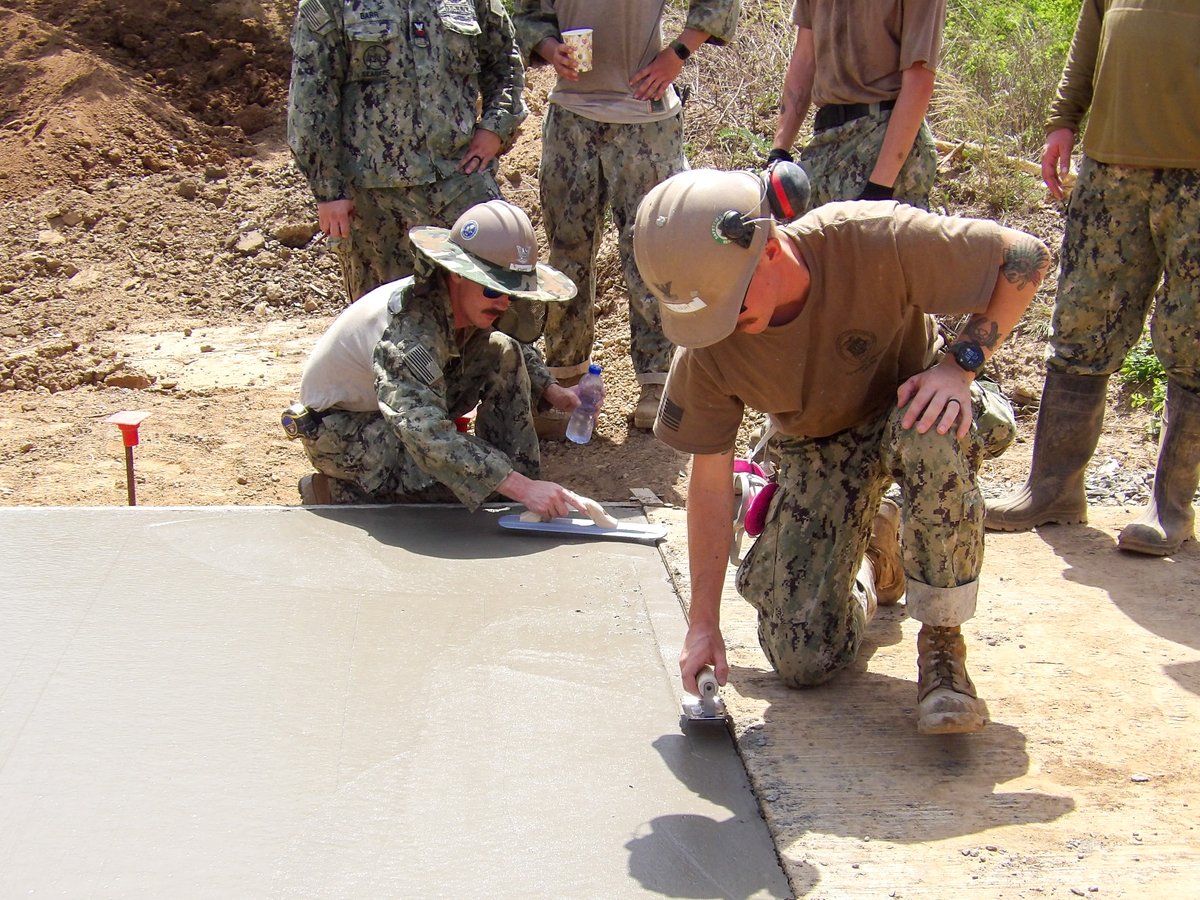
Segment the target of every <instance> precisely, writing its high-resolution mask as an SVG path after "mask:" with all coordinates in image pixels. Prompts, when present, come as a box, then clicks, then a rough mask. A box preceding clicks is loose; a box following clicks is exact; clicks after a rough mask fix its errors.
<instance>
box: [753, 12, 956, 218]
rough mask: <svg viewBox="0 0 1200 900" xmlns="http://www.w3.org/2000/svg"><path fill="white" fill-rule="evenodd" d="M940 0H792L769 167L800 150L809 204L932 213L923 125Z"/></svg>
mask: <svg viewBox="0 0 1200 900" xmlns="http://www.w3.org/2000/svg"><path fill="white" fill-rule="evenodd" d="M945 21H946V0H796V2H795V6H794V7H793V9H792V22H793V23H794V24H795V25H796V46H795V48H794V49H793V51H792V59H791V62H790V63H789V65H788V70H787V75H786V76H785V79H784V85H783V96H782V97H781V98H780V101H779V128H778V130H777V131H776V132H775V142H774V145H773V149H772V150H771V152H770V154H769V155H768V157H767V162H768V164H769V163H770V162H773V161H774V160H777V159H786V160H789V161H790V160H791V158H792V155H791V148H792V145H793V144H794V143H795V142H796V136H797V135H798V134H799V133H800V126H801V125H802V124H803V122H804V118H805V116H807V115H808V108H809V106H810V105H811V104H813V103H815V104H816V105H817V115H816V119H815V120H814V122H813V139H812V140H811V141H810V142H809V143H808V144H807V145H806V146H805V147H804V148H803V149H802V150H801V151H800V165H802V166H803V167H804V170H805V171H806V172H807V173H808V177H809V180H810V181H811V182H812V189H813V205H820V204H822V203H829V202H830V201H833V200H856V199H857V200H890V199H896V200H899V201H901V202H903V203H911V204H913V205H914V206H919V207H921V208H922V209H928V208H929V192H930V191H931V190H932V189H933V180H934V177H935V176H936V174H937V150H936V149H935V147H934V143H933V135H932V134H930V132H929V127H928V126H927V125H926V124H925V113H926V111H927V110H928V108H929V100H930V98H931V97H932V96H933V83H934V70H935V69H936V67H937V61H938V52H939V50H940V49H941V43H942V27H943V25H944V24H945Z"/></svg>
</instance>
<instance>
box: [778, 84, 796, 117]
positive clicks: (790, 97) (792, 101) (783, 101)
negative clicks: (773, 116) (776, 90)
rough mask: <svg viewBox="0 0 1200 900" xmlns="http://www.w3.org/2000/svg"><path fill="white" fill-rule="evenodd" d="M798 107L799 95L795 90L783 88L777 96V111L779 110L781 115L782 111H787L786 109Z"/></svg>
mask: <svg viewBox="0 0 1200 900" xmlns="http://www.w3.org/2000/svg"><path fill="white" fill-rule="evenodd" d="M799 107H800V95H799V94H797V93H796V92H795V91H789V90H788V89H787V88H784V89H783V93H782V94H780V96H779V112H780V114H781V115H782V114H783V113H785V112H787V111H788V110H791V109H798V108H799Z"/></svg>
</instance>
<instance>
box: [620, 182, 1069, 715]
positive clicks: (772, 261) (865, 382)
mask: <svg viewBox="0 0 1200 900" xmlns="http://www.w3.org/2000/svg"><path fill="white" fill-rule="evenodd" d="M634 250H635V252H636V254H637V263H638V266H639V268H640V269H641V272H642V276H643V277H644V278H645V279H646V283H647V284H648V285H649V286H650V289H651V290H652V291H654V293H655V295H656V296H657V297H658V299H659V303H660V309H661V311H662V321H663V328H664V330H665V331H666V334H667V336H668V337H669V338H671V340H673V341H674V342H675V343H676V344H678V345H679V347H680V350H679V351H678V352H677V353H676V355H675V359H674V361H673V362H672V364H671V372H670V377H669V378H668V380H667V386H666V394H665V396H664V397H663V402H662V406H661V408H660V410H659V413H658V418H657V421H656V422H655V425H654V433H655V435H656V436H657V437H658V438H659V439H660V440H662V441H664V442H665V443H667V444H669V445H670V446H672V447H674V448H675V449H677V450H682V451H685V452H690V453H692V454H693V457H692V472H691V478H690V481H689V484H688V504H687V507H688V556H689V562H690V567H691V585H692V599H691V607H690V613H689V625H688V632H687V636H686V638H685V641H684V649H683V652H682V654H681V655H680V668H681V671H682V673H683V680H684V685H685V686H686V687H687V688H688V689H689V690H692V691H694V690H695V688H696V674H697V672H698V671H699V670H700V669H701V667H702V666H705V665H712V666H714V668H715V671H716V676H717V679H718V680H719V681H720V682H722V683H723V682H724V681H725V678H726V676H727V673H728V664H727V662H726V656H725V644H724V640H723V638H722V637H721V631H720V600H721V589H722V585H723V582H724V574H725V565H726V562H725V561H726V559H727V558H728V557H729V555H730V553H729V548H730V542H731V538H732V531H733V527H732V522H733V518H734V515H733V514H734V492H733V483H734V482H733V460H734V443H735V441H736V439H737V433H738V428H739V425H740V423H741V420H742V416H743V413H744V410H745V408H746V407H747V406H750V407H752V408H754V409H757V410H760V411H762V412H765V413H767V414H768V415H769V416H770V418H771V420H772V423H773V425H774V426H775V428H776V431H777V433H778V434H779V435H780V437H779V438H777V442H776V448H777V450H778V454H779V457H780V471H779V472H778V482H777V483H778V490H776V491H775V493H774V494H773V495H771V497H770V501H769V502H770V505H769V506H768V507H767V509H766V513H765V525H764V528H763V531H762V533H761V535H760V536H759V538H758V539H757V541H756V542H755V543H754V545H753V547H752V548H751V549H750V551H749V552H748V553H747V554H746V557H745V559H744V561H743V562H742V564H741V566H740V567H739V569H738V573H737V589H738V591H739V592H740V593H741V594H742V596H743V597H745V598H746V599H747V600H748V601H749V602H750V603H751V604H752V605H753V606H754V607H755V608H756V609H757V610H758V635H759V642H760V643H761V645H762V648H763V651H764V652H765V653H766V656H767V659H768V660H769V661H770V663H771V665H772V666H773V667H774V668H775V670H776V671H777V672H778V673H779V675H780V677H781V678H782V679H783V680H784V682H785V683H786V684H788V685H789V686H793V687H801V686H805V685H814V684H820V683H822V682H825V681H828V680H829V679H830V678H831V677H833V675H834V674H835V673H836V672H838V671H839V670H841V669H843V668H845V667H846V666H848V665H849V664H850V663H851V661H852V660H853V659H854V657H855V655H856V654H857V652H858V648H859V645H860V643H861V641H862V637H863V632H864V630H865V628H866V626H867V623H868V622H869V621H870V619H871V617H872V615H873V614H874V612H875V607H876V603H877V602H883V603H888V602H895V601H896V600H898V599H899V597H900V595H901V594H902V593H905V589H906V588H907V592H906V594H907V609H908V614H909V616H911V617H912V618H914V619H916V620H917V621H919V622H921V623H922V626H921V631H920V635H919V636H918V638H917V654H918V657H917V665H918V686H917V698H918V704H917V727H918V730H920V731H921V732H922V733H949V732H967V731H975V730H978V729H980V728H982V727H983V726H984V724H985V723H986V722H987V706H986V704H985V703H984V702H983V701H982V700H980V699H979V697H978V696H977V694H976V692H975V687H974V685H973V684H972V683H971V679H970V677H969V676H968V675H967V671H966V644H965V641H964V639H963V636H962V634H961V629H960V626H961V625H962V623H964V622H965V621H967V619H969V618H970V617H971V616H972V615H973V614H974V611H975V603H976V594H977V592H978V587H979V583H978V577H979V571H980V567H981V564H982V560H983V497H982V495H981V493H980V491H979V487H978V485H977V482H976V476H977V473H978V470H979V467H980V465H981V463H982V461H983V460H984V459H985V458H989V457H991V456H995V455H997V454H998V453H1000V452H1001V451H1003V449H1004V448H1005V447H1006V446H1007V445H1008V443H1009V442H1010V441H1011V440H1012V439H1013V437H1014V435H1015V426H1014V423H1013V419H1012V410H1011V408H1010V407H1009V406H1008V403H1007V401H1006V400H1004V398H1003V397H1002V396H1001V395H999V394H998V393H996V392H993V391H991V390H985V389H982V388H981V387H980V385H979V384H976V383H975V382H974V375H975V373H977V372H978V371H979V369H980V368H981V367H982V365H983V363H984V360H985V359H986V357H987V356H988V355H990V354H991V353H992V352H993V351H994V350H995V349H996V347H998V346H999V344H1000V342H1001V341H1002V340H1003V339H1004V337H1005V336H1007V335H1008V333H1009V332H1010V331H1011V330H1012V328H1013V326H1014V325H1015V324H1016V323H1017V321H1018V320H1019V319H1020V317H1021V315H1022V314H1023V313H1024V311H1025V309H1026V307H1027V306H1028V304H1029V302H1030V300H1031V299H1032V298H1033V295H1034V291H1035V290H1036V288H1037V285H1038V283H1039V282H1040V281H1041V278H1042V276H1043V274H1044V272H1045V269H1046V266H1047V264H1048V261H1049V254H1048V253H1047V252H1046V249H1045V248H1044V247H1043V246H1042V245H1041V244H1040V243H1039V242H1038V241H1037V240H1035V239H1034V238H1031V237H1030V236H1029V235H1027V234H1024V233H1022V232H1019V231H1014V230H1012V229H1009V228H1003V227H1001V226H999V225H997V224H995V223H993V222H986V221H982V220H978V219H964V218H958V217H943V216H934V215H931V214H930V213H927V212H923V211H921V210H919V209H917V208H915V207H912V206H907V205H903V204H898V203H896V202H894V201H872V202H862V203H860V202H844V203H831V204H827V205H825V206H823V207H820V208H818V209H816V210H814V211H813V212H810V213H808V214H807V215H805V216H802V217H801V218H799V219H797V220H795V221H794V222H792V223H789V224H787V225H782V226H779V225H775V224H774V223H772V222H771V219H770V211H769V209H768V208H767V201H765V200H764V199H763V198H762V192H761V187H760V182H759V179H758V178H755V177H754V176H751V175H750V174H749V173H744V172H715V171H711V170H698V171H693V172H685V173H682V174H679V175H676V176H674V177H673V178H671V179H670V180H668V181H667V182H665V183H664V184H662V185H659V186H658V187H656V188H655V189H654V190H652V191H651V192H650V193H649V194H647V195H646V198H645V200H643V201H642V205H641V207H640V208H639V209H638V215H637V221H636V226H635V230H634ZM930 260H937V261H938V263H937V265H931V264H930ZM933 313H938V314H953V315H961V314H969V318H968V320H967V323H966V324H965V325H964V327H963V330H962V332H961V333H960V336H959V339H958V340H957V341H956V342H955V343H954V344H952V345H950V346H949V347H946V348H943V347H942V346H941V340H940V338H939V337H938V331H937V328H936V323H935V322H934V321H933V319H932V318H931V315H930V314H933ZM943 351H945V352H943ZM893 481H895V482H896V483H897V484H899V486H900V493H901V497H902V506H903V516H902V519H901V520H900V521H892V522H887V523H882V525H877V527H876V528H874V530H873V529H872V516H873V514H874V513H875V511H876V510H877V509H878V506H879V500H880V497H881V496H882V494H883V491H884V489H885V488H886V487H887V486H888V485H889V484H891V483H892V482H893ZM898 532H902V534H903V540H902V542H901V541H900V540H899V536H898ZM901 546H903V551H901Z"/></svg>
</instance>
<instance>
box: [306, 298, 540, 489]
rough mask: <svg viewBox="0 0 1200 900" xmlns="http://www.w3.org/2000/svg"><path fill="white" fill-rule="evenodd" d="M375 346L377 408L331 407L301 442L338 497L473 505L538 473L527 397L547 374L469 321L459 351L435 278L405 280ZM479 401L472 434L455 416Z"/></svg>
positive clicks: (523, 349)
mask: <svg viewBox="0 0 1200 900" xmlns="http://www.w3.org/2000/svg"><path fill="white" fill-rule="evenodd" d="M401 290H402V292H403V293H402V296H401V298H399V302H397V300H396V298H393V300H392V304H393V309H395V310H396V311H395V312H394V313H393V314H392V318H391V321H390V322H389V324H388V326H387V328H386V329H384V333H383V336H382V338H381V339H380V341H379V344H378V345H377V346H376V348H375V383H376V387H377V391H378V394H379V402H380V409H381V412H382V414H379V413H353V412H343V411H341V410H332V411H327V412H326V413H325V415H324V417H323V418H322V421H321V426H320V430H319V431H318V433H317V437H316V438H315V439H313V440H309V439H304V441H303V443H304V449H305V451H306V452H307V453H308V456H309V459H310V460H312V463H313V466H314V467H315V468H316V469H317V470H318V471H320V472H324V473H325V474H326V475H328V476H330V477H331V478H332V479H335V480H334V482H333V484H332V486H331V493H332V495H333V499H334V501H335V502H341V503H345V502H356V503H391V502H411V503H418V502H434V501H447V500H454V499H457V500H459V501H461V502H462V503H463V504H464V505H466V506H467V507H468V508H470V509H472V510H474V509H477V508H478V507H479V505H480V504H481V503H483V502H484V501H485V500H486V499H487V498H488V497H489V496H491V495H492V493H493V492H494V491H495V489H496V486H497V485H499V484H500V482H501V481H503V480H504V479H505V478H506V477H507V476H508V475H509V473H510V472H512V471H517V472H520V473H521V474H523V475H525V476H527V477H529V478H537V477H538V471H539V466H540V455H539V449H538V439H537V434H536V433H535V432H534V429H533V409H532V403H531V400H530V398H531V396H536V397H540V396H541V394H542V392H543V391H545V389H546V386H547V385H548V384H549V382H550V376H549V373H548V372H547V371H546V369H545V366H544V365H543V364H542V363H541V361H540V358H539V357H538V356H537V354H536V353H535V352H534V351H533V349H532V348H531V347H529V346H527V345H523V344H520V343H518V342H517V341H515V340H513V339H512V338H510V337H508V336H507V335H505V334H501V333H500V332H496V331H481V330H476V329H469V330H468V331H467V333H466V337H465V341H464V342H463V343H462V347H461V349H459V346H458V336H457V335H456V332H455V329H454V328H453V327H452V325H451V320H450V301H449V296H448V294H447V292H446V289H445V288H444V286H442V285H441V284H440V283H438V281H433V282H425V281H417V282H413V283H410V284H408V285H406V286H404V287H403V288H401ZM477 403H478V404H479V409H478V412H477V414H476V418H475V433H474V434H464V433H461V432H459V431H458V430H457V429H456V428H455V425H454V420H455V419H456V418H458V417H459V416H462V415H465V414H466V413H468V412H469V411H470V410H471V409H473V408H474V407H475V405H476V404H477Z"/></svg>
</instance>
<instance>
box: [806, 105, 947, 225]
mask: <svg viewBox="0 0 1200 900" xmlns="http://www.w3.org/2000/svg"><path fill="white" fill-rule="evenodd" d="M890 118H891V112H890V111H884V112H880V113H876V114H874V115H866V116H860V117H859V118H857V119H852V120H851V121H849V122H846V123H845V124H844V125H839V126H838V127H837V128H827V129H826V130H825V131H821V132H818V133H817V134H815V135H813V138H812V140H811V141H810V142H809V143H808V144H807V145H805V146H804V148H803V149H802V150H801V151H800V159H799V163H800V166H801V168H803V169H804V171H805V173H806V174H807V175H808V179H809V182H810V183H811V185H812V206H814V207H816V206H821V205H822V204H825V203H832V202H834V201H837V200H857V199H858V196H859V194H861V193H862V191H863V188H865V187H866V186H867V181H868V180H869V179H870V176H871V171H872V170H873V169H874V168H875V163H876V161H877V160H878V159H879V150H880V148H881V147H882V146H883V138H884V135H885V134H886V133H887V126H888V121H889V120H890ZM936 177H937V148H936V147H935V146H934V143H933V135H932V134H930V132H929V126H927V125H926V124H925V123H924V122H922V123H921V128H920V130H919V131H918V132H917V137H916V140H914V141H913V148H912V151H911V152H910V153H909V154H908V159H906V160H905V161H904V165H903V166H902V167H901V169H900V174H899V175H897V176H896V184H895V186H894V188H893V193H892V196H893V197H894V198H895V199H896V200H899V201H900V202H901V203H907V204H909V205H910V206H916V207H919V208H921V209H929V192H930V191H931V190H933V182H934V179H935V178H936Z"/></svg>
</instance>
